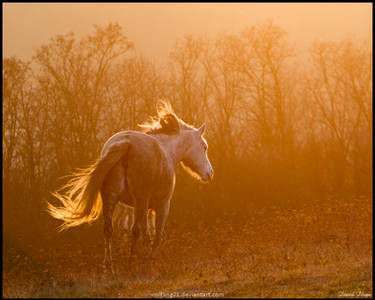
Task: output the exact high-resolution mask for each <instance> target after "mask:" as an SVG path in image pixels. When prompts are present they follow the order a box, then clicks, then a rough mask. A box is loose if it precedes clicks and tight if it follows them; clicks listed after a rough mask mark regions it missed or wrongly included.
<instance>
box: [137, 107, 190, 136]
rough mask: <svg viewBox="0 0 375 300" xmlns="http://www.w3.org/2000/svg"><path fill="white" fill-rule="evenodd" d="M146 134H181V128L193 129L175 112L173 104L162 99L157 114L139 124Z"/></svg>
mask: <svg viewBox="0 0 375 300" xmlns="http://www.w3.org/2000/svg"><path fill="white" fill-rule="evenodd" d="M138 126H139V127H141V128H142V129H143V130H142V131H143V132H144V133H146V134H168V135H173V134H179V133H180V130H181V129H192V128H193V127H192V126H190V125H188V124H186V123H185V122H184V121H182V120H181V119H180V118H179V117H177V115H176V114H175V113H174V111H173V109H172V106H171V104H170V103H169V102H168V101H166V100H160V101H159V103H158V105H157V109H156V116H152V117H150V120H149V121H148V122H145V123H143V124H139V125H138Z"/></svg>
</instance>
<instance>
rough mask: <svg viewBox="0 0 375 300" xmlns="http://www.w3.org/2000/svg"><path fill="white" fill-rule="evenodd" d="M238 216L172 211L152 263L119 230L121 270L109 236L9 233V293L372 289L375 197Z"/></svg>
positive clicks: (275, 293)
mask: <svg viewBox="0 0 375 300" xmlns="http://www.w3.org/2000/svg"><path fill="white" fill-rule="evenodd" d="M333 207H334V208H333ZM225 220H226V221H225ZM230 220H231V218H224V217H223V218H219V219H218V221H217V224H216V226H211V227H207V226H205V225H204V224H203V223H197V224H194V225H191V224H190V226H187V225H186V226H185V225H184V224H181V223H174V221H173V219H171V220H170V222H169V223H168V227H167V230H166V235H165V240H164V243H163V245H162V246H161V249H160V253H159V256H158V257H157V258H156V259H155V260H154V261H152V262H150V261H144V260H143V259H142V258H141V257H139V258H136V259H135V260H134V261H132V262H131V264H130V265H127V264H126V260H125V257H126V250H124V247H123V245H121V243H120V241H119V240H118V239H115V240H114V244H113V259H114V265H115V273H116V277H115V278H114V279H112V278H108V277H106V276H104V275H103V266H102V260H103V242H102V237H101V236H100V237H99V238H98V241H97V242H91V243H84V242H83V241H84V238H83V237H82V242H75V243H71V242H66V241H63V240H62V241H61V242H59V243H58V242H55V243H54V244H53V245H50V246H48V247H47V246H43V247H42V246H37V243H31V244H30V245H25V244H22V243H21V242H20V240H17V239H13V240H12V242H10V241H9V240H8V241H7V242H6V243H4V245H3V263H4V266H3V296H4V297H173V296H174V297H335V298H336V297H362V298H363V297H370V296H371V297H372V207H371V201H370V200H369V199H352V200H350V201H337V202H334V201H333V202H331V203H330V205H329V206H324V205H323V206H320V208H319V211H318V210H298V211H297V210H289V211H284V212H280V211H277V210H270V211H268V212H264V213H262V212H260V213H256V214H255V213H254V214H253V215H252V216H251V217H250V218H249V219H247V220H246V221H244V222H239V223H238V222H237V223H238V224H237V225H236V226H233V222H230ZM232 226H233V227H232ZM20 245H22V247H21V246H20Z"/></svg>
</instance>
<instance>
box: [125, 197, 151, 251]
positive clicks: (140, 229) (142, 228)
mask: <svg viewBox="0 0 375 300" xmlns="http://www.w3.org/2000/svg"><path fill="white" fill-rule="evenodd" d="M147 206H148V201H136V202H135V207H134V222H133V225H132V228H131V232H132V236H131V243H130V256H129V258H131V257H132V256H133V255H134V254H135V249H136V243H137V241H138V239H139V237H140V235H141V234H142V235H143V236H145V234H146V231H147V211H148V210H147ZM146 235H147V234H146Z"/></svg>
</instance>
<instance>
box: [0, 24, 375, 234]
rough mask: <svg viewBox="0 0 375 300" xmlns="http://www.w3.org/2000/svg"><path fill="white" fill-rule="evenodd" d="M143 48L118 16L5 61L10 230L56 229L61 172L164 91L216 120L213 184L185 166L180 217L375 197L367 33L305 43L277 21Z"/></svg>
mask: <svg viewBox="0 0 375 300" xmlns="http://www.w3.org/2000/svg"><path fill="white" fill-rule="evenodd" d="M135 46H136V45H135ZM133 48H134V45H133V44H132V43H131V41H129V40H128V39H127V37H126V36H125V35H124V33H123V31H122V28H121V27H120V26H119V25H117V24H110V25H109V26H107V27H99V26H95V28H94V30H93V32H92V34H90V35H87V36H85V37H83V38H81V39H77V38H76V36H75V35H74V34H73V33H69V34H66V35H58V36H56V37H54V38H53V39H51V40H50V42H49V43H48V44H47V45H43V46H41V47H40V48H39V49H38V50H37V51H36V53H35V55H34V56H33V58H32V60H31V61H29V62H25V61H22V60H20V59H18V58H14V57H13V58H5V59H3V216H4V218H5V220H4V222H3V224H4V226H5V227H6V228H8V229H9V228H10V227H12V226H13V227H14V228H15V227H17V228H19V230H21V229H22V228H25V227H27V226H28V224H30V223H32V225H33V226H35V228H39V229H38V230H39V231H40V232H49V231H50V230H53V232H55V231H54V230H55V228H52V227H54V226H52V227H51V226H50V225H51V224H54V225H55V224H56V223H54V221H53V220H51V219H52V218H51V217H49V216H48V215H47V214H46V212H45V211H44V209H45V201H46V200H49V201H52V202H54V200H53V198H52V196H51V195H50V191H51V190H54V189H56V188H57V187H59V186H60V185H61V184H62V183H63V182H64V179H61V178H60V177H61V176H64V175H67V174H69V173H71V172H72V171H74V169H76V168H79V167H85V166H87V165H89V164H90V163H92V162H93V161H94V160H95V159H96V158H97V157H98V155H99V153H100V150H101V147H102V145H103V143H104V142H105V141H106V140H107V139H108V138H109V137H110V136H111V135H112V134H114V133H116V132H118V131H121V130H126V129H137V124H139V123H141V122H143V121H145V120H146V119H147V118H148V117H149V115H152V114H154V113H155V107H156V103H157V101H158V100H159V99H162V98H164V99H168V100H169V101H170V102H171V104H172V106H173V107H174V110H175V111H176V113H177V114H178V115H179V116H180V117H181V118H182V119H183V120H185V121H186V122H187V123H190V124H192V125H195V126H200V125H201V123H202V122H206V124H207V131H206V134H205V136H206V139H207V141H208V144H209V149H208V154H209V157H210V159H211V162H212V165H213V167H214V170H215V176H214V180H213V181H212V182H211V183H209V184H206V185H202V184H200V183H199V182H196V181H195V180H193V179H191V178H189V176H188V175H186V174H184V172H182V171H181V169H178V170H177V172H178V174H177V175H178V177H177V185H176V192H175V195H174V200H173V202H172V207H171V209H172V212H171V217H172V216H173V217H174V218H185V219H189V218H190V220H198V219H203V218H205V219H208V220H215V218H217V217H218V216H220V215H221V214H223V213H224V212H232V213H235V214H236V215H243V216H246V215H247V214H250V213H251V211H252V210H254V209H259V208H264V207H269V206H276V207H280V208H284V207H288V208H290V207H300V206H302V205H308V204H311V203H319V202H321V201H330V199H331V198H335V197H339V198H342V199H343V201H344V200H345V199H346V198H350V197H353V196H354V197H359V196H365V197H370V196H372V48H371V44H370V43H369V42H363V43H358V42H354V41H352V40H343V41H338V42H316V43H314V44H313V45H312V46H311V48H310V49H309V50H307V51H306V52H303V53H301V51H297V50H296V49H294V48H293V47H292V46H291V44H290V42H288V39H287V33H286V32H285V31H284V30H282V29H281V28H280V27H278V26H276V25H275V24H273V23H272V22H268V23H265V24H261V25H259V26H254V27H251V28H249V29H245V30H244V31H242V32H241V33H238V34H219V35H218V36H217V37H216V38H214V39H210V38H208V37H206V36H198V35H190V36H185V37H183V38H181V39H178V40H177V41H176V44H175V46H174V48H173V49H172V50H171V52H170V55H169V59H168V63H167V64H165V65H160V64H159V63H157V62H152V61H150V60H148V59H147V58H145V57H143V56H141V55H137V54H134V51H133ZM138 129H139V128H138ZM65 180H66V179H65ZM194 216H196V219H194ZM46 224H48V226H46ZM9 230H10V229H9Z"/></svg>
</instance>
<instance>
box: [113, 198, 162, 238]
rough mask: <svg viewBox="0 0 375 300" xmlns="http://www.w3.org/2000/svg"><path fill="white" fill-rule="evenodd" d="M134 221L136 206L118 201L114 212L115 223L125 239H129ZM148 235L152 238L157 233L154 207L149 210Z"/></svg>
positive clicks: (116, 228) (115, 226)
mask: <svg viewBox="0 0 375 300" xmlns="http://www.w3.org/2000/svg"><path fill="white" fill-rule="evenodd" d="M133 223H134V208H133V207H131V206H128V205H125V204H124V203H122V202H120V201H119V202H118V203H117V205H116V207H115V210H114V212H113V225H114V228H115V232H116V230H117V231H118V232H119V233H120V235H121V236H122V237H123V238H124V240H126V241H129V240H130V237H131V226H132V225H133ZM147 235H148V236H149V237H151V240H152V239H153V237H155V235H156V229H155V212H154V211H153V210H152V209H149V210H148V214H147Z"/></svg>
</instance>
